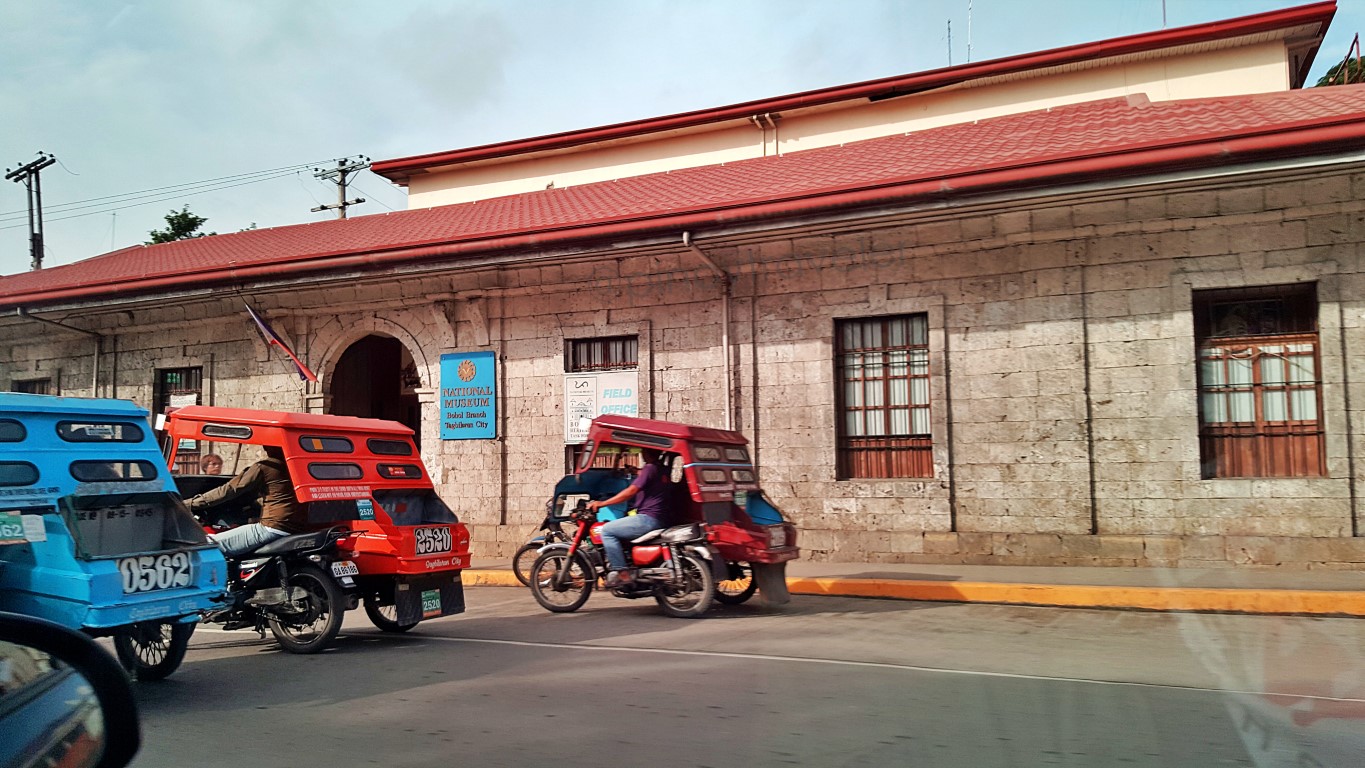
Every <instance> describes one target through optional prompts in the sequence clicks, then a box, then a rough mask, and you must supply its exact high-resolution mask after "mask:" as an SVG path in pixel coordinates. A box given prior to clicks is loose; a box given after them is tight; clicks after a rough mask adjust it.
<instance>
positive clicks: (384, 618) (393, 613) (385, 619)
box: [365, 595, 418, 632]
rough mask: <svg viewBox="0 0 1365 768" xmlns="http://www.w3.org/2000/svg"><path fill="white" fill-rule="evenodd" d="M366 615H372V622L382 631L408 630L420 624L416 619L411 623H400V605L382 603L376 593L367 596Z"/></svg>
mask: <svg viewBox="0 0 1365 768" xmlns="http://www.w3.org/2000/svg"><path fill="white" fill-rule="evenodd" d="M365 615H366V616H369V617H370V623H372V624H374V625H375V626H376V627H378V628H379V631H380V632H407V631H408V630H409V629H412V628H413V627H415V626H417V624H418V622H416V621H414V622H412V623H411V624H400V623H398V606H396V605H393V604H392V603H390V604H389V605H380V604H379V600H377V599H376V598H375V597H374V595H366V596H365Z"/></svg>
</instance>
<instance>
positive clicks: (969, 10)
mask: <svg viewBox="0 0 1365 768" xmlns="http://www.w3.org/2000/svg"><path fill="white" fill-rule="evenodd" d="M1162 2H1165V0H1162ZM967 63H968V64H971V63H972V0H967Z"/></svg>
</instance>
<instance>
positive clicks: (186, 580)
mask: <svg viewBox="0 0 1365 768" xmlns="http://www.w3.org/2000/svg"><path fill="white" fill-rule="evenodd" d="M118 572H119V575H120V576H122V577H123V594H125V595H131V594H134V593H136V592H152V591H154V590H158V589H175V588H176V587H188V586H189V585H190V579H191V573H190V553H188V552H170V553H168V554H164V555H141V556H139V557H125V558H123V559H122V560H119V561H118Z"/></svg>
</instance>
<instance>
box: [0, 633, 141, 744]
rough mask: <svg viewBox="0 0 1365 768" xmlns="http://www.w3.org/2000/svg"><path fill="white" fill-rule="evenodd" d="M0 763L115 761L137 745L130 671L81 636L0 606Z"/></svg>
mask: <svg viewBox="0 0 1365 768" xmlns="http://www.w3.org/2000/svg"><path fill="white" fill-rule="evenodd" d="M0 734H4V735H3V737H0V765H3V766H19V767H20V768H29V767H30V766H33V767H34V768H37V766H51V765H60V766H63V767H64V768H65V767H66V766H71V767H73V768H121V767H122V766H125V765H127V764H128V763H129V762H131V761H132V759H133V756H134V755H136V754H137V750H138V748H139V747H140V746H141V744H142V733H141V728H140V726H139V724H138V715H137V705H136V704H135V703H134V701H133V689H132V686H131V685H130V684H129V682H128V676H127V675H126V674H125V673H124V671H123V668H122V667H120V666H119V664H118V662H117V661H115V660H114V657H112V656H110V655H109V652H108V651H106V650H104V649H103V648H101V647H100V646H99V645H97V644H96V643H95V641H93V640H91V639H90V638H89V637H86V636H85V635H83V634H81V633H79V632H74V631H72V630H70V629H67V628H66V627H63V626H61V625H60V624H54V623H52V622H50V621H47V620H44V619H37V618H33V617H31V616H21V615H19V614H14V613H3V612H0Z"/></svg>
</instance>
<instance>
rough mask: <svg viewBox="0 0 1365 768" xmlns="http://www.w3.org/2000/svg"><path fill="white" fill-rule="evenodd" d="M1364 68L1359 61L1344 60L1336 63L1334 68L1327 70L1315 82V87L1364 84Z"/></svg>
mask: <svg viewBox="0 0 1365 768" xmlns="http://www.w3.org/2000/svg"><path fill="white" fill-rule="evenodd" d="M1362 70H1365V66H1362V65H1361V60H1360V59H1346V60H1345V61H1342V62H1340V63H1338V64H1337V65H1336V66H1335V67H1332V68H1331V69H1329V70H1327V74H1325V75H1323V76H1322V77H1321V78H1320V79H1319V80H1318V82H1317V86H1323V85H1349V84H1351V83H1365V77H1363V76H1362V75H1365V72H1362Z"/></svg>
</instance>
